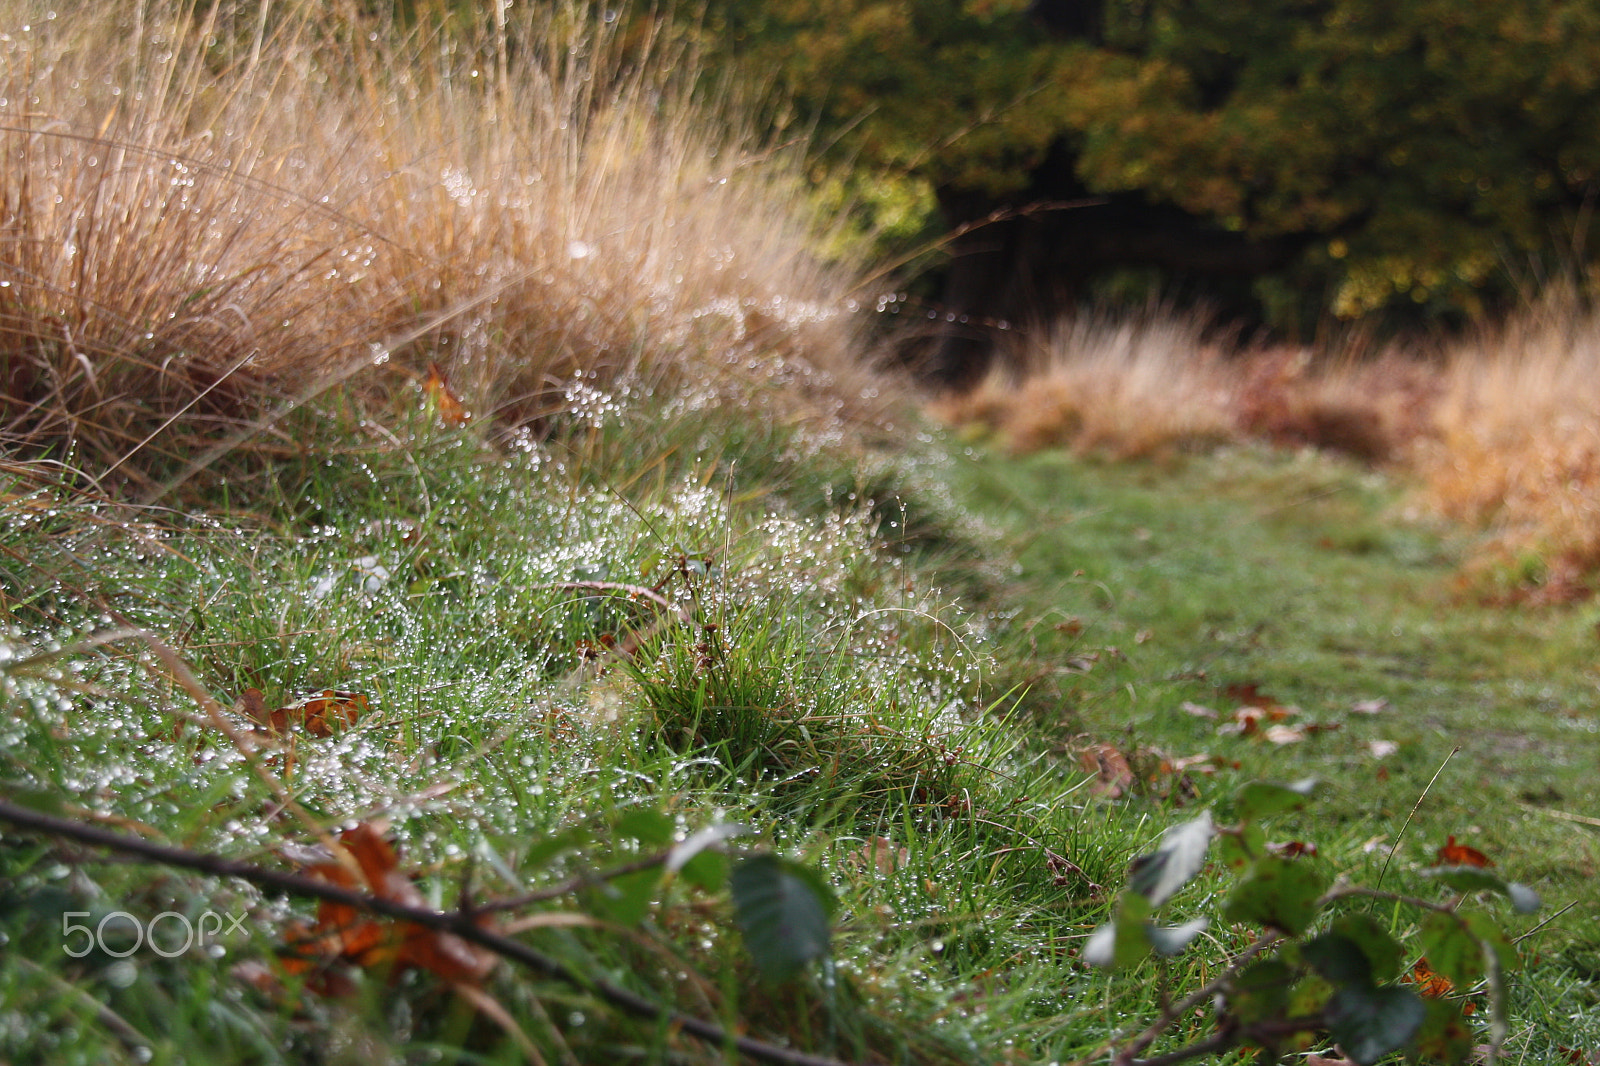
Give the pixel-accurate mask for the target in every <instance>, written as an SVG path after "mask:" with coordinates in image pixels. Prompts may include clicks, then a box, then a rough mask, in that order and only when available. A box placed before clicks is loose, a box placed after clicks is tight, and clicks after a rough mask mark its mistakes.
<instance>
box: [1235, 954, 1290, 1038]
mask: <svg viewBox="0 0 1600 1066" xmlns="http://www.w3.org/2000/svg"><path fill="white" fill-rule="evenodd" d="M1292 977H1293V971H1292V970H1290V969H1289V967H1288V965H1287V964H1285V963H1284V962H1283V961H1282V960H1281V959H1264V960H1262V961H1261V962H1257V963H1254V964H1252V965H1251V966H1249V967H1248V968H1246V969H1245V971H1244V972H1243V973H1241V974H1240V975H1239V976H1238V977H1237V978H1235V979H1234V981H1233V986H1232V987H1231V988H1230V989H1229V992H1228V1006H1229V1010H1230V1011H1231V1013H1232V1014H1233V1016H1234V1017H1236V1018H1238V1019H1239V1020H1240V1021H1241V1022H1244V1023H1246V1024H1249V1023H1251V1022H1259V1021H1263V1020H1265V1019H1268V1018H1273V1019H1276V1018H1281V1017H1283V1015H1284V1014H1285V1013H1286V1012H1287V1011H1288V1007H1289V987H1290V981H1291V979H1292Z"/></svg>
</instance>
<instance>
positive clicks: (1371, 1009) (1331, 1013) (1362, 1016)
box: [1323, 985, 1427, 1066]
mask: <svg viewBox="0 0 1600 1066" xmlns="http://www.w3.org/2000/svg"><path fill="white" fill-rule="evenodd" d="M1323 1016H1324V1018H1325V1019H1326V1020H1327V1022H1328V1032H1329V1033H1330V1034H1331V1035H1332V1037H1333V1039H1334V1040H1336V1041H1337V1042H1338V1044H1339V1046H1340V1047H1342V1048H1343V1049H1344V1053H1345V1054H1346V1055H1347V1056H1349V1058H1350V1059H1351V1061H1353V1062H1357V1063H1359V1064H1360V1066H1371V1064H1372V1063H1374V1062H1377V1061H1378V1060H1379V1059H1381V1058H1383V1057H1384V1056H1385V1055H1387V1054H1389V1053H1390V1052H1391V1051H1395V1050H1397V1049H1398V1048H1401V1047H1403V1046H1404V1045H1405V1044H1407V1043H1409V1042H1410V1040H1411V1038H1412V1037H1414V1036H1416V1035H1417V1032H1418V1031H1419V1030H1420V1029H1421V1028H1422V1023H1423V1021H1424V1020H1425V1019H1426V1018H1427V1007H1426V1006H1424V1005H1423V1002H1422V998H1421V997H1420V996H1418V995H1417V994H1416V993H1415V992H1413V991H1411V990H1410V989H1409V988H1399V987H1396V986H1393V985H1391V986H1388V987H1386V988H1376V987H1373V986H1372V985H1347V986H1345V987H1344V988H1341V989H1339V991H1337V992H1335V993H1334V995H1333V999H1331V1000H1330V1001H1329V1002H1328V1007H1327V1011H1326V1012H1325V1013H1324V1015H1323Z"/></svg>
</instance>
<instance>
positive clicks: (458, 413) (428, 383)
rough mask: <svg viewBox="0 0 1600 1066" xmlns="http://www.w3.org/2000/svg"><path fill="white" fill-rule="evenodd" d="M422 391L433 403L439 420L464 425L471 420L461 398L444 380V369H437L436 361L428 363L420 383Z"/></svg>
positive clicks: (451, 424)
mask: <svg viewBox="0 0 1600 1066" xmlns="http://www.w3.org/2000/svg"><path fill="white" fill-rule="evenodd" d="M422 391H423V393H424V394H425V395H426V396H427V397H428V401H429V402H430V403H432V404H433V409H434V411H436V412H437V413H438V415H439V421H440V422H443V423H444V424H445V425H447V426H464V425H466V424H467V423H468V422H469V421H471V420H472V415H470V414H469V413H467V408H466V406H465V405H464V404H462V402H461V398H460V397H458V396H457V395H456V394H455V393H454V392H452V391H450V383H449V382H448V381H446V380H445V376H444V371H443V370H440V369H439V364H438V363H429V364H428V376H427V378H426V379H425V380H424V381H423V383H422Z"/></svg>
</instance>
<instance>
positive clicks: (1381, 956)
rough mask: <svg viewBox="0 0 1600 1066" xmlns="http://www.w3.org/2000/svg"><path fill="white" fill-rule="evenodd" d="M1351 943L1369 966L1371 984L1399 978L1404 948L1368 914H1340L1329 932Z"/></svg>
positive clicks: (1404, 958) (1403, 959)
mask: <svg viewBox="0 0 1600 1066" xmlns="http://www.w3.org/2000/svg"><path fill="white" fill-rule="evenodd" d="M1329 931H1330V932H1333V933H1337V934H1339V935H1340V936H1343V937H1347V938H1349V939H1350V940H1352V941H1354V942H1355V944H1356V945H1357V946H1358V947H1360V948H1361V952H1362V954H1364V955H1366V957H1367V962H1368V963H1370V964H1371V966H1372V980H1373V983H1374V984H1387V983H1388V982H1390V981H1393V980H1394V979H1395V978H1396V977H1398V976H1400V970H1401V967H1402V966H1403V965H1404V964H1405V960H1406V949H1405V947H1404V946H1402V945H1401V944H1400V942H1399V941H1397V940H1396V939H1395V938H1394V937H1392V936H1390V935H1389V930H1388V929H1386V928H1384V926H1383V924H1382V923H1381V922H1379V921H1378V920H1377V919H1375V918H1373V917H1372V916H1371V915H1368V914H1342V915H1340V916H1339V917H1338V918H1335V919H1334V921H1333V925H1332V927H1331V928H1330V930H1329Z"/></svg>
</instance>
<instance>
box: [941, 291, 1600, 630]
mask: <svg viewBox="0 0 1600 1066" xmlns="http://www.w3.org/2000/svg"><path fill="white" fill-rule="evenodd" d="M1597 325H1600V324H1597V323H1596V321H1595V316H1594V314H1593V312H1591V311H1588V310H1586V309H1584V308H1583V307H1582V306H1581V304H1580V302H1579V301H1577V300H1574V299H1571V298H1566V299H1563V298H1558V297H1551V298H1549V299H1546V300H1542V301H1536V302H1531V303H1530V305H1529V306H1528V307H1527V308H1525V309H1524V310H1523V311H1522V312H1521V313H1520V314H1517V315H1515V316H1513V317H1511V318H1510V319H1509V320H1507V321H1506V322H1503V323H1500V324H1497V325H1495V326H1493V327H1483V328H1480V329H1478V330H1476V331H1474V332H1472V333H1470V334H1468V335H1466V336H1463V337H1460V338H1457V339H1455V340H1454V341H1451V342H1448V343H1438V342H1426V343H1421V342H1419V343H1413V344H1411V345H1396V346H1392V347H1390V348H1387V349H1384V350H1382V351H1377V352H1373V353H1365V354H1360V355H1352V354H1345V355H1334V356H1329V355H1317V354H1314V353H1313V352H1312V351H1310V350H1309V349H1294V348H1287V347H1277V348H1243V349H1235V350H1225V349H1224V348H1223V347H1222V346H1220V345H1218V344H1216V343H1214V342H1211V341H1210V340H1208V335H1207V332H1206V330H1205V328H1204V323H1203V322H1202V321H1201V320H1200V319H1198V318H1196V317H1193V316H1189V317H1185V316H1182V315H1177V314H1172V313H1157V314H1150V315H1144V316H1135V317H1132V318H1128V319H1121V320H1119V319H1115V318H1110V317H1104V316H1085V317H1083V318H1080V319H1079V320H1077V321H1076V322H1073V323H1070V324H1066V325H1062V326H1058V327H1057V328H1056V329H1055V330H1054V331H1052V332H1051V333H1050V334H1049V336H1048V337H1047V338H1046V339H1044V340H1043V341H1042V342H1039V343H1036V344H1035V345H1034V346H1033V347H1032V348H1031V349H1024V350H1023V351H1022V352H1021V354H1020V356H1018V357H1017V358H1014V359H1012V360H1010V361H1009V362H1008V363H1007V364H1006V366H1005V367H1004V368H1002V369H997V370H995V371H994V372H992V373H991V374H990V375H989V376H988V377H987V378H985V379H984V380H983V381H982V382H981V383H980V384H979V385H978V386H977V387H976V388H974V389H973V390H971V391H970V392H968V393H965V394H962V395H958V396H951V397H943V398H940V399H938V400H936V401H934V402H933V403H932V404H931V410H932V413H933V414H934V415H935V416H936V417H937V418H939V419H942V420H944V421H946V422H948V423H952V424H956V425H965V426H974V427H981V428H982V429H983V430H984V431H986V432H988V433H990V434H992V435H993V437H994V438H995V439H996V440H997V441H999V442H1000V443H1001V444H1002V446H1004V447H1006V448H1009V449H1012V450H1014V451H1017V452H1027V451H1033V450H1036V449H1039V448H1044V447H1054V446H1063V447H1068V448H1072V449H1075V450H1079V451H1085V452H1098V453H1102V454H1107V455H1110V456H1113V457H1117V458H1134V457H1149V456H1160V455H1163V454H1170V453H1173V452H1180V451H1193V450H1198V449H1205V448H1209V447H1213V446H1215V445H1217V444H1222V443H1228V442H1241V441H1246V440H1265V441H1269V442H1272V443H1275V444H1280V445H1287V446H1292V447H1315V448H1320V449H1324V450H1330V451H1336V452H1340V453H1343V454H1347V455H1350V456H1352V457H1354V458H1355V459H1357V460H1359V461H1361V462H1364V463H1367V464H1370V465H1373V466H1378V467H1383V468H1386V469H1388V470H1390V471H1392V472H1394V473H1395V474H1397V475H1398V476H1399V477H1401V478H1402V479H1403V480H1405V481H1407V482H1409V483H1410V485H1411V486H1412V499H1413V500H1414V501H1415V502H1416V504H1417V505H1418V508H1419V509H1420V510H1422V511H1425V512H1427V513H1430V514H1433V515H1435V516H1439V517H1443V518H1445V519H1448V520H1450V521H1452V522H1454V523H1457V524H1459V525H1462V526H1465V527H1467V528H1470V529H1474V530H1478V531H1480V532H1482V533H1483V534H1484V536H1483V542H1482V547H1481V548H1480V549H1479V550H1478V551H1477V553H1475V554H1474V556H1473V557H1472V558H1471V559H1470V560H1469V562H1468V566H1467V572H1466V578H1467V583H1468V585H1469V587H1472V588H1474V589H1477V590H1479V591H1480V592H1484V593H1486V594H1490V595H1493V596H1501V595H1509V596H1510V597H1512V598H1515V599H1521V600H1528V599H1531V600H1544V601H1564V600H1571V599H1576V598H1582V597H1585V596H1588V595H1590V594H1591V593H1592V592H1594V591H1595V589H1596V585H1597V580H1596V575H1597V574H1600V331H1597Z"/></svg>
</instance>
